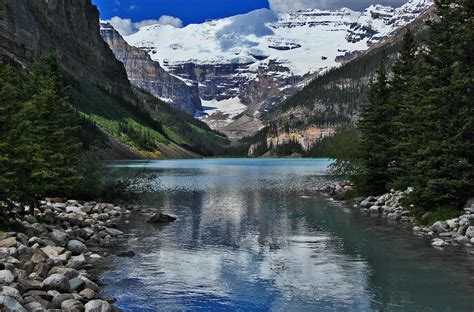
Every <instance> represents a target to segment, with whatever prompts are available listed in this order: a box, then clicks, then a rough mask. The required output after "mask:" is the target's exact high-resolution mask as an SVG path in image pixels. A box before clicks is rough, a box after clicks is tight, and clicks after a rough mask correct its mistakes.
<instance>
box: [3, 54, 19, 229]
mask: <svg viewBox="0 0 474 312" xmlns="http://www.w3.org/2000/svg"><path fill="white" fill-rule="evenodd" d="M20 101H21V92H20V88H19V81H18V77H17V74H16V71H15V69H14V68H13V67H12V66H10V65H7V64H5V63H3V62H2V61H0V215H1V216H0V218H1V219H2V221H1V222H0V223H3V221H6V220H8V219H9V217H8V213H9V209H8V208H9V207H8V206H9V205H10V203H11V200H10V198H9V196H8V194H9V192H10V191H11V189H12V188H13V187H14V185H13V184H11V183H9V182H10V181H9V179H8V176H7V172H8V170H9V168H10V151H11V149H12V145H11V144H10V143H11V142H8V140H7V137H8V134H9V133H10V131H11V129H12V128H13V126H14V124H13V121H12V116H13V115H14V114H15V112H16V111H17V110H18V108H19V107H20Z"/></svg>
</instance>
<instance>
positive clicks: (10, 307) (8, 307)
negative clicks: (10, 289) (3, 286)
mask: <svg viewBox="0 0 474 312" xmlns="http://www.w3.org/2000/svg"><path fill="white" fill-rule="evenodd" d="M0 307H3V308H2V311H16V312H27V310H26V309H25V308H24V307H23V306H22V305H21V304H20V303H19V302H18V301H17V300H16V299H15V298H12V297H9V296H5V295H0Z"/></svg>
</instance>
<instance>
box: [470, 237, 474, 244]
mask: <svg viewBox="0 0 474 312" xmlns="http://www.w3.org/2000/svg"><path fill="white" fill-rule="evenodd" d="M469 243H471V244H473V245H474V237H473V238H471V240H470V241H469Z"/></svg>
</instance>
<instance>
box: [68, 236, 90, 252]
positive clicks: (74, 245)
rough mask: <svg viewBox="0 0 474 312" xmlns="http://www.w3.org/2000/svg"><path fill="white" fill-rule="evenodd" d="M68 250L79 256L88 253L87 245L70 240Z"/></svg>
mask: <svg viewBox="0 0 474 312" xmlns="http://www.w3.org/2000/svg"><path fill="white" fill-rule="evenodd" d="M67 249H68V250H69V251H71V252H72V254H73V255H75V256H78V255H80V254H82V253H84V252H86V251H87V247H86V245H84V243H83V242H81V241H78V240H75V239H73V240H70V241H69V242H68V243H67Z"/></svg>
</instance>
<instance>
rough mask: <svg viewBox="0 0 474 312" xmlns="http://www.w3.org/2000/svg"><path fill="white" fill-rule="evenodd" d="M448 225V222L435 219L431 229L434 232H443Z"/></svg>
mask: <svg viewBox="0 0 474 312" xmlns="http://www.w3.org/2000/svg"><path fill="white" fill-rule="evenodd" d="M448 228H449V226H448V223H447V222H446V221H436V222H435V223H433V225H432V226H431V229H432V230H433V231H434V232H435V233H443V232H446V231H447V230H448Z"/></svg>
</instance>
